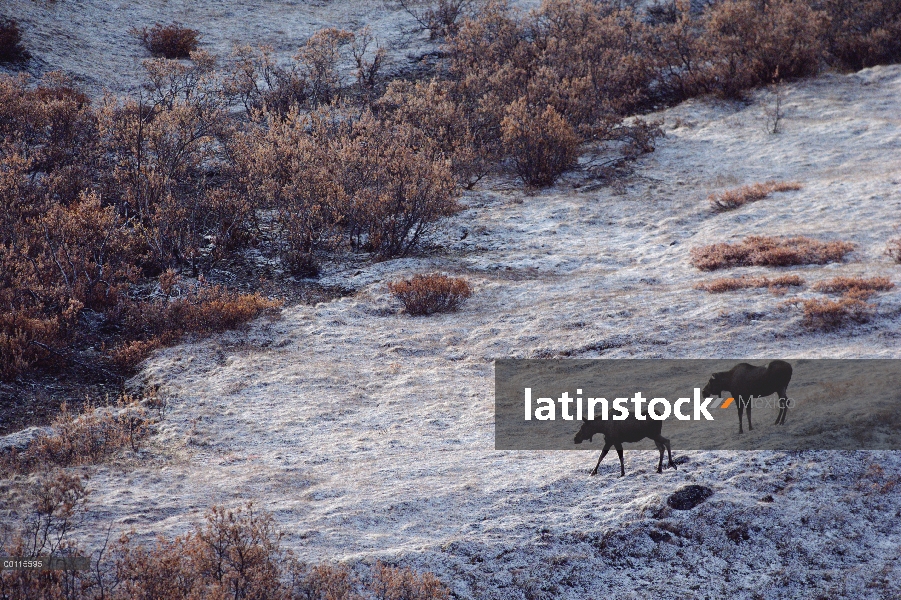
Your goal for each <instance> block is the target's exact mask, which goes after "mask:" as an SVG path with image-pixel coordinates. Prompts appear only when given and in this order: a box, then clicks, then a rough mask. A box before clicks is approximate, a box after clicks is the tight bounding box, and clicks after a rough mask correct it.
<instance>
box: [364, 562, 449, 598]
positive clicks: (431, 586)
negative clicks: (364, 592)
mask: <svg viewBox="0 0 901 600" xmlns="http://www.w3.org/2000/svg"><path fill="white" fill-rule="evenodd" d="M371 587H372V592H373V595H374V598H375V599H376V600H448V599H449V598H450V592H449V590H448V589H447V588H446V587H445V586H444V585H443V584H442V583H441V581H439V580H438V578H437V577H435V576H434V575H432V574H431V573H423V574H419V573H416V572H415V571H413V570H412V569H410V568H399V567H391V566H388V565H385V564H384V563H382V562H376V564H375V566H373V568H372V583H371Z"/></svg>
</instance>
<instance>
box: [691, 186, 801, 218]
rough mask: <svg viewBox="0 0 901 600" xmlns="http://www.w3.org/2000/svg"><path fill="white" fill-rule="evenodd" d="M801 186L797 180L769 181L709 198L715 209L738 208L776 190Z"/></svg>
mask: <svg viewBox="0 0 901 600" xmlns="http://www.w3.org/2000/svg"><path fill="white" fill-rule="evenodd" d="M801 187H802V186H801V184H800V183H798V182H796V181H767V182H766V183H755V184H752V185H744V186H742V187H740V188H735V189H732V190H726V191H725V192H720V193H718V194H710V196H708V198H707V199H708V200H709V201H710V204H711V205H712V206H713V208H714V210H718V211H724V210H731V209H733V208H738V207H739V206H743V205H745V204H748V203H749V202H756V201H758V200H763V199H764V198H767V197H769V196H770V195H771V194H773V193H775V192H788V191H794V190H800V189H801Z"/></svg>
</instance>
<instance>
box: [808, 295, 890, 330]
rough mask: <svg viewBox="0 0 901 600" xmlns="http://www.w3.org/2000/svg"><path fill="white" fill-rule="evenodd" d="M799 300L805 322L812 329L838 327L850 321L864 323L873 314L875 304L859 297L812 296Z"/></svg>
mask: <svg viewBox="0 0 901 600" xmlns="http://www.w3.org/2000/svg"><path fill="white" fill-rule="evenodd" d="M798 302H800V304H801V308H802V309H803V311H804V320H803V324H804V326H805V327H808V328H810V329H822V330H830V329H836V328H838V327H841V326H844V325H847V324H848V323H863V322H865V321H867V320H869V318H870V317H871V316H872V315H873V306H872V305H871V304H869V303H867V302H864V301H863V300H860V299H859V298H852V297H843V298H841V299H839V300H829V299H825V298H824V299H820V298H812V299H809V300H799V301H798Z"/></svg>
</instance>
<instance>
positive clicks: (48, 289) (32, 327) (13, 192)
mask: <svg viewBox="0 0 901 600" xmlns="http://www.w3.org/2000/svg"><path fill="white" fill-rule="evenodd" d="M411 6H412V5H411ZM429 6H430V7H432V8H434V11H436V12H433V13H428V12H424V13H421V14H423V15H428V14H430V15H431V16H429V17H428V19H429V21H428V22H429V24H428V27H429V28H430V29H432V28H433V26H434V27H437V28H438V29H435V31H437V33H436V36H437V37H441V38H443V42H442V44H443V46H442V58H441V59H440V60H439V62H438V64H437V65H436V68H435V69H434V70H433V71H432V72H431V74H430V77H428V78H426V80H419V81H407V80H400V79H399V80H396V81H393V82H389V81H387V80H386V78H385V75H384V74H383V73H382V70H381V65H382V61H383V58H384V50H383V49H381V48H378V47H375V46H374V45H373V43H372V42H373V38H372V36H371V34H370V33H369V32H368V31H365V30H363V31H359V32H348V31H344V30H339V29H324V30H322V31H320V32H318V33H316V34H315V35H313V36H312V37H311V38H310V39H309V40H307V41H306V42H305V43H304V44H303V45H302V46H301V47H300V49H299V50H298V52H297V54H296V55H295V56H294V58H293V60H292V61H289V62H287V63H280V62H278V61H276V60H275V59H274V58H273V55H272V52H271V51H270V50H269V49H267V48H250V47H243V48H238V49H237V50H236V51H235V53H234V54H233V55H232V56H229V57H225V58H216V57H213V56H211V55H209V54H208V53H205V52H203V51H198V50H197V49H196V42H197V34H196V32H194V31H192V30H190V29H186V28H184V27H181V26H164V25H157V26H154V27H152V28H150V29H147V30H144V31H141V32H140V34H141V37H142V38H143V39H145V40H146V42H147V43H148V46H150V47H151V50H152V52H154V53H155V54H157V55H159V56H163V57H165V56H182V57H183V56H186V55H188V54H190V56H191V58H192V60H191V61H189V62H188V61H181V62H179V61H173V60H167V59H166V58H155V59H150V60H147V61H145V62H144V67H145V73H146V77H145V82H144V91H143V92H142V94H141V97H140V98H119V99H116V98H106V99H104V100H103V101H102V102H98V103H92V102H91V101H90V100H89V99H88V98H87V97H86V96H85V95H84V94H83V93H82V92H80V91H78V89H77V88H76V87H75V86H74V84H73V83H72V82H71V81H68V80H67V79H66V78H64V77H62V76H59V75H55V74H50V75H47V76H45V77H44V78H43V79H42V80H41V81H38V82H35V81H31V80H29V79H28V78H25V77H9V76H4V77H0V140H2V141H0V198H2V200H3V201H2V210H0V308H2V310H0V356H2V359H0V377H3V378H5V379H9V378H13V377H16V376H18V375H19V374H21V373H23V372H25V371H27V370H28V369H30V368H32V367H33V366H35V365H37V364H39V363H40V364H44V363H46V364H51V363H52V361H57V360H59V359H60V357H61V356H68V355H69V349H70V348H71V347H72V346H73V345H78V344H80V343H81V344H87V343H90V344H93V345H94V346H96V347H99V348H101V350H102V352H101V354H100V355H101V356H103V357H105V358H104V360H109V361H112V359H113V358H115V359H116V362H118V363H119V364H133V363H134V362H135V361H136V360H138V359H139V358H140V357H141V356H143V355H145V354H146V352H147V350H148V349H150V348H152V347H154V346H156V345H159V344H163V343H168V342H170V341H172V340H175V339H177V338H178V337H179V336H180V335H181V333H184V332H188V331H197V332H202V331H206V330H216V329H218V328H221V327H223V326H229V325H227V324H233V323H236V322H237V321H238V320H240V319H244V318H248V317H251V316H252V315H254V314H256V313H257V312H258V311H260V310H263V309H265V308H266V306H268V302H267V301H265V299H263V298H259V297H257V298H253V297H246V298H244V297H240V296H238V295H229V294H231V293H230V292H226V291H224V290H216V291H214V290H213V289H212V288H207V287H205V286H203V285H199V286H197V287H196V290H197V292H196V294H195V295H194V296H191V297H187V296H186V297H182V298H172V297H167V298H166V299H165V301H164V300H163V299H162V298H160V297H150V296H148V295H147V294H145V293H144V292H142V291H141V290H142V289H143V288H142V286H143V287H146V285H147V284H148V281H152V278H154V277H156V276H158V275H159V274H160V273H163V272H166V271H167V270H168V269H173V270H175V271H178V272H180V273H183V274H185V275H189V276H190V277H192V278H197V277H198V276H200V275H202V274H203V273H206V272H208V271H209V270H210V269H212V268H213V266H214V265H217V264H220V263H221V261H225V260H230V259H231V258H234V257H235V256H236V255H237V254H238V253H240V252H241V251H242V249H244V248H246V247H248V246H250V245H256V244H260V243H263V242H265V243H271V244H273V245H274V246H276V247H277V250H278V254H279V255H280V256H281V259H282V261H283V264H284V266H285V267H287V268H288V270H290V271H292V272H294V273H296V274H298V275H312V274H315V273H316V271H317V269H318V262H319V260H320V258H317V257H321V256H323V255H324V254H325V253H329V252H333V251H335V250H341V249H351V250H355V251H367V252H371V253H372V254H373V255H375V256H378V257H390V256H399V255H404V254H408V253H409V252H411V251H413V250H414V249H415V247H416V246H417V245H419V244H421V243H422V241H423V240H424V239H425V238H426V237H427V236H428V232H429V230H430V229H431V228H432V227H434V226H435V224H436V223H437V222H438V221H439V220H440V219H441V218H442V217H444V216H446V215H449V214H451V213H452V212H454V210H456V202H455V195H456V191H455V184H456V185H458V186H463V187H471V186H473V185H475V183H476V182H478V181H479V180H480V179H481V178H483V177H484V176H485V175H487V174H489V173H491V172H502V171H504V170H509V171H512V172H514V173H516V174H517V175H518V176H520V177H521V178H522V179H523V180H524V181H525V182H526V183H528V184H529V185H547V184H550V183H553V181H554V180H555V179H556V178H557V177H558V176H559V175H560V174H561V173H562V172H563V171H565V170H566V169H569V168H572V167H573V166H574V165H575V164H576V163H577V158H578V152H579V150H580V149H586V148H591V147H593V146H596V144H594V143H595V142H613V143H612V144H608V145H607V146H605V147H610V148H619V149H621V151H622V153H623V156H634V155H636V154H639V153H641V152H647V151H650V150H652V149H653V147H654V138H655V137H656V136H657V135H659V134H660V130H659V128H658V127H657V125H656V124H655V123H646V122H643V121H641V120H640V119H637V120H634V119H633V120H630V121H629V122H628V124H627V122H625V121H624V118H625V117H627V116H629V115H634V114H636V113H640V112H642V111H645V110H651V109H653V108H654V107H656V106H660V105H662V104H666V103H672V102H676V101H679V100H681V99H683V98H687V97H690V96H694V95H698V94H706V93H714V94H718V95H722V96H740V95H741V94H742V93H743V92H744V90H746V89H748V88H749V87H752V86H755V85H759V84H761V83H765V82H770V81H772V80H773V77H774V74H775V73H776V71H777V70H778V73H779V77H781V78H795V77H801V76H805V75H808V74H811V73H814V72H816V71H817V70H818V69H819V68H820V65H821V64H823V63H824V62H830V61H831V62H833V63H835V64H841V65H845V66H852V67H853V66H859V65H872V64H878V63H881V62H886V61H891V60H896V59H897V58H898V56H899V53H898V48H899V41H898V40H901V35H897V33H898V31H899V23H901V21H899V14H901V13H899V10H901V9H899V8H898V4H897V3H896V2H893V1H892V0H867V1H866V2H859V3H844V2H837V1H833V0H771V1H767V2H762V1H761V0H723V1H721V2H717V3H714V4H712V5H710V6H708V7H707V8H706V10H705V11H704V12H703V14H701V15H697V14H694V15H693V14H691V13H690V11H689V10H688V5H687V3H686V2H676V3H674V4H673V5H672V6H671V7H669V8H667V9H666V10H658V11H657V12H653V11H652V12H651V13H645V12H644V9H639V8H634V7H630V6H628V3H600V2H593V1H589V0H575V1H564V0H546V1H545V2H544V3H543V4H542V5H541V6H540V7H539V8H537V9H535V10H534V11H532V12H528V13H526V12H522V11H518V10H516V9H514V8H512V7H510V6H509V5H508V4H507V3H505V2H503V0H490V1H488V2H486V3H484V5H483V6H480V7H479V8H478V9H477V10H476V9H475V8H474V7H475V4H472V3H469V2H465V1H464V2H460V1H458V0H454V1H448V2H441V3H438V4H437V5H431V4H430V5H429ZM432 8H428V9H427V10H432ZM417 10H418V8H417ZM418 14H419V13H418ZM432 21H434V23H432ZM4 23H5V24H6V25H9V22H7V21H4ZM7 29H8V31H10V32H13V33H11V34H10V35H12V37H15V35H13V34H14V33H15V31H14V30H13V28H9V27H8V28H7ZM16 31H17V30H16ZM12 37H10V38H9V39H12ZM3 39H6V38H3ZM17 39H18V38H17ZM157 41H159V42H160V43H161V45H160V46H156V45H155V44H156V43H157ZM15 43H16V44H18V43H19V42H15ZM347 64H350V65H355V69H353V73H352V75H348V74H347V70H346V69H343V68H341V65H347ZM237 107H243V108H244V109H245V110H244V112H243V113H242V114H241V115H238V114H237V113H236V112H235V110H234V109H235V108H237ZM774 189H778V188H774ZM760 191H761V190H756V189H755V190H751V191H750V192H749V193H745V192H741V193H738V192H736V194H735V196H734V197H731V196H730V197H729V198H726V199H724V200H722V201H721V202H722V203H723V205H724V206H726V205H732V204H735V203H738V204H740V203H741V202H746V201H750V200H753V199H754V198H755V195H759V193H758V192H760ZM850 249H851V247H850V245H848V244H845V243H843V242H829V243H821V242H815V241H814V240H808V239H807V238H792V239H788V240H775V239H772V238H762V237H756V238H748V240H745V242H743V243H740V244H731V245H730V244H717V245H714V246H709V247H707V248H701V249H696V250H695V252H694V254H693V260H694V264H695V265H696V266H698V267H699V268H701V269H705V270H709V269H715V268H722V267H727V266H737V265H774V266H782V265H791V264H802V263H809V262H813V263H822V262H828V261H832V260H840V259H841V257H842V256H844V255H845V254H846V253H847V252H849V251H850ZM223 294H224V295H223ZM205 302H209V303H210V306H211V307H215V308H210V309H209V310H207V309H202V308H201V305H202V304H203V303H205ZM143 307H146V310H145V309H144V308H143ZM220 311H221V312H223V313H224V315H223V316H222V317H221V318H220V317H219V316H218V313H219V312H220ZM169 313H172V315H174V316H173V319H172V320H173V322H177V323H179V328H180V329H177V330H176V329H171V330H170V329H167V330H166V331H153V330H154V327H155V326H151V325H150V324H147V323H145V324H141V323H140V320H141V317H140V315H142V314H148V315H151V314H152V315H154V316H155V317H159V316H160V315H166V314H169ZM86 315H91V319H86V318H85V316H86ZM96 315H99V317H98V318H95V316H96ZM236 315H237V316H236ZM89 321H90V322H93V323H98V322H100V323H101V325H100V326H99V330H102V331H103V332H105V333H102V335H101V334H99V333H98V332H97V331H94V329H91V328H90V327H87V326H86V324H85V323H86V322H89ZM95 329H96V328H95ZM98 336H99V337H98ZM104 336H105V337H104ZM110 364H111V365H112V364H114V363H113V362H110Z"/></svg>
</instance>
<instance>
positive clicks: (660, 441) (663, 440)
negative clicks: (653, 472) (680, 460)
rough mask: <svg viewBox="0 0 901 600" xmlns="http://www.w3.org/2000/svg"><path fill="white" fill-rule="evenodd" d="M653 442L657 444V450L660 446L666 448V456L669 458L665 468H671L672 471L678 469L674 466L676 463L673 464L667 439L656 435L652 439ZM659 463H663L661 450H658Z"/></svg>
mask: <svg viewBox="0 0 901 600" xmlns="http://www.w3.org/2000/svg"><path fill="white" fill-rule="evenodd" d="M654 442H655V443H657V444H658V446H657V447H658V448H660V445H661V444H662V445H663V446H666V456H667V458H669V464H668V465H667V467H672V468H674V469H678V467H677V466H676V463H674V462H673V451H672V450H671V449H670V445H669V439H667V438H665V437H663V436H662V435H658V436H657V437H656V438H654ZM660 461H661V462H663V449H662V448H661V449H660ZM659 472H660V471H658V473H659Z"/></svg>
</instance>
